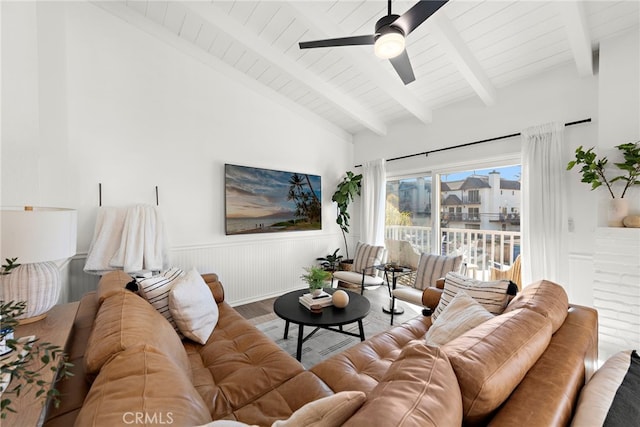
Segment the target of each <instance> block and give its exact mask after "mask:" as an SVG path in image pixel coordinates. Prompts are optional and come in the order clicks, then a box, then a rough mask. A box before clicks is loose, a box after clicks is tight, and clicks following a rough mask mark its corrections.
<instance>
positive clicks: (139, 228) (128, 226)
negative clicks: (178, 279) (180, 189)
mask: <svg viewBox="0 0 640 427" xmlns="http://www.w3.org/2000/svg"><path fill="white" fill-rule="evenodd" d="M166 260H167V257H166V244H165V238H164V225H163V222H162V218H161V216H160V212H159V210H158V209H157V208H156V207H155V206H148V205H137V206H131V207H128V208H117V207H105V208H100V210H99V211H98V216H97V218H96V227H95V231H94V233H93V241H92V242H91V246H90V248H89V253H88V255H87V262H86V263H85V266H84V271H85V272H86V273H89V274H98V275H101V274H104V273H106V272H109V271H113V270H124V271H125V272H128V273H130V272H135V271H140V270H152V271H160V270H162V269H163V268H165V267H166V266H167V262H166Z"/></svg>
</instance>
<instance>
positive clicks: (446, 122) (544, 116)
mask: <svg viewBox="0 0 640 427" xmlns="http://www.w3.org/2000/svg"><path fill="white" fill-rule="evenodd" d="M597 83H598V79H597V77H590V78H584V79H580V78H578V77H577V72H576V70H575V66H573V65H572V64H568V65H567V66H565V67H561V68H557V69H553V70H550V71H548V72H546V73H544V74H541V75H539V76H537V77H536V78H534V79H530V80H527V81H524V82H520V83H517V84H514V85H512V86H509V87H505V88H501V89H499V90H498V102H497V104H496V105H495V106H492V107H487V106H485V105H484V104H483V103H482V102H481V101H480V100H479V99H469V100H465V101H462V102H459V103H456V104H452V105H449V106H447V107H444V108H442V109H440V110H436V111H434V115H433V122H432V123H430V124H426V125H425V124H419V123H417V122H414V121H410V122H399V123H397V124H395V125H394V126H390V131H389V134H388V135H386V136H384V137H381V136H377V135H374V134H372V133H362V134H358V135H356V137H355V139H354V143H355V161H356V163H362V162H364V161H367V160H370V159H374V158H380V157H383V158H392V157H397V156H401V155H406V154H412V153H419V152H424V151H429V150H433V149H437V148H442V147H447V146H453V145H458V144H464V143H468V142H473V141H479V140H483V139H487V138H493V137H498V136H502V135H509V134H513V133H517V132H520V131H521V130H523V129H526V128H527V127H529V126H534V125H538V124H542V123H546V122H549V121H559V122H562V123H567V122H572V121H576V120H582V119H586V118H591V119H592V122H591V123H588V124H581V125H576V126H572V127H567V128H565V142H566V147H565V148H566V150H565V157H566V161H567V162H568V161H569V160H570V157H571V156H572V154H573V152H574V150H575V148H576V147H577V146H579V145H585V146H587V147H590V146H593V145H596V143H597V136H598V125H599V120H598V84H597ZM519 158H520V138H519V137H515V138H509V139H505V140H500V141H496V142H490V143H486V144H480V145H474V146H471V147H466V148H460V149H455V150H449V151H444V152H440V153H435V154H432V155H429V157H424V156H422V157H414V158H410V159H406V160H399V161H394V162H390V163H388V164H387V171H388V173H389V174H390V175H392V174H401V173H404V172H417V171H432V170H442V171H447V170H451V169H455V168H460V167H463V166H461V165H465V164H467V165H468V163H469V162H474V161H480V160H482V161H484V162H485V164H486V166H487V167H489V166H497V165H508V164H514V163H519ZM465 169H468V167H467V168H465ZM567 174H568V177H569V178H568V180H567V182H568V183H569V185H570V189H569V193H568V194H569V198H570V200H569V201H568V205H569V217H570V218H571V220H572V221H573V224H574V225H573V230H574V231H573V232H571V233H570V236H571V240H570V249H569V251H570V254H569V255H570V259H571V265H572V266H573V265H577V264H580V266H579V268H575V269H574V268H572V267H570V269H571V270H572V271H573V270H575V271H574V273H575V274H574V275H573V276H572V278H571V281H570V283H567V284H563V285H564V287H565V289H566V290H567V293H569V295H570V300H571V301H572V302H574V303H580V304H587V305H592V304H591V302H592V300H591V298H592V297H591V282H590V281H591V280H592V271H593V268H592V267H591V265H590V262H589V261H590V260H591V259H592V250H591V249H589V248H591V247H592V246H593V239H594V230H595V223H596V216H595V212H594V211H595V210H594V209H592V208H591V206H592V204H593V203H594V202H595V195H594V194H593V193H591V192H590V191H589V189H588V187H587V186H585V185H584V184H582V183H580V182H579V179H577V176H576V175H575V171H573V174H572V173H569V172H567ZM584 261H587V262H586V264H587V265H582V263H583V262H584ZM576 263H577V264H576Z"/></svg>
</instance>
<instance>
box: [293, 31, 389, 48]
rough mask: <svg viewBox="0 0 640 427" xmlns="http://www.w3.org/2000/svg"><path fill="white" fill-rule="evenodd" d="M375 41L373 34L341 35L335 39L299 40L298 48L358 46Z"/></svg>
mask: <svg viewBox="0 0 640 427" xmlns="http://www.w3.org/2000/svg"><path fill="white" fill-rule="evenodd" d="M375 42H376V36H374V35H373V34H371V35H367V36H353V37H341V38H337V39H326V40H314V41H308V42H300V43H299V45H300V49H310V48H314V47H337V46H358V45H369V44H374V43H375Z"/></svg>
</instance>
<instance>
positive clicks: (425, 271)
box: [391, 253, 464, 325]
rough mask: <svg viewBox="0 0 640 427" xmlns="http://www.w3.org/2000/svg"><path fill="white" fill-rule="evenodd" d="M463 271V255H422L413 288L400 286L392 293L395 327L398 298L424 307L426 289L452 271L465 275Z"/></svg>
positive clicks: (436, 283)
mask: <svg viewBox="0 0 640 427" xmlns="http://www.w3.org/2000/svg"><path fill="white" fill-rule="evenodd" d="M463 270H464V263H463V262H462V255H458V256H455V257H452V256H444V255H433V254H427V253H423V254H421V255H420V260H419V261H418V267H417V269H416V274H415V279H414V281H413V283H412V284H411V286H405V285H402V284H399V285H398V286H397V287H396V289H394V290H393V291H392V292H391V324H392V325H393V314H394V311H395V310H394V308H395V300H396V298H397V299H400V300H402V301H406V302H409V303H411V304H415V305H419V306H423V303H422V294H423V293H424V290H425V289H427V288H429V287H431V286H437V285H438V280H439V279H442V278H444V276H445V275H446V274H447V273H449V272H450V271H455V272H458V273H463V274H464V271H463ZM439 286H440V287H441V286H442V284H441V283H440V284H439Z"/></svg>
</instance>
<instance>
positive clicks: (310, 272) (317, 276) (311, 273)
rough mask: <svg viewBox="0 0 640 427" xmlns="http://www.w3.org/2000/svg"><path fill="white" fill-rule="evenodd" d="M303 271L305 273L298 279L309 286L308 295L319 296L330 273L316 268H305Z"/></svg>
mask: <svg viewBox="0 0 640 427" xmlns="http://www.w3.org/2000/svg"><path fill="white" fill-rule="evenodd" d="M304 270H305V271H306V272H307V273H306V274H303V275H302V276H300V278H301V279H302V280H304V281H305V282H306V283H307V284H308V285H309V292H310V293H312V294H313V295H314V296H317V295H319V294H320V293H321V292H322V288H323V287H324V285H325V283H326V282H327V281H328V280H329V279H330V278H331V273H329V272H328V271H325V270H324V269H323V268H322V267H318V266H311V267H305V269H304Z"/></svg>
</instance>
